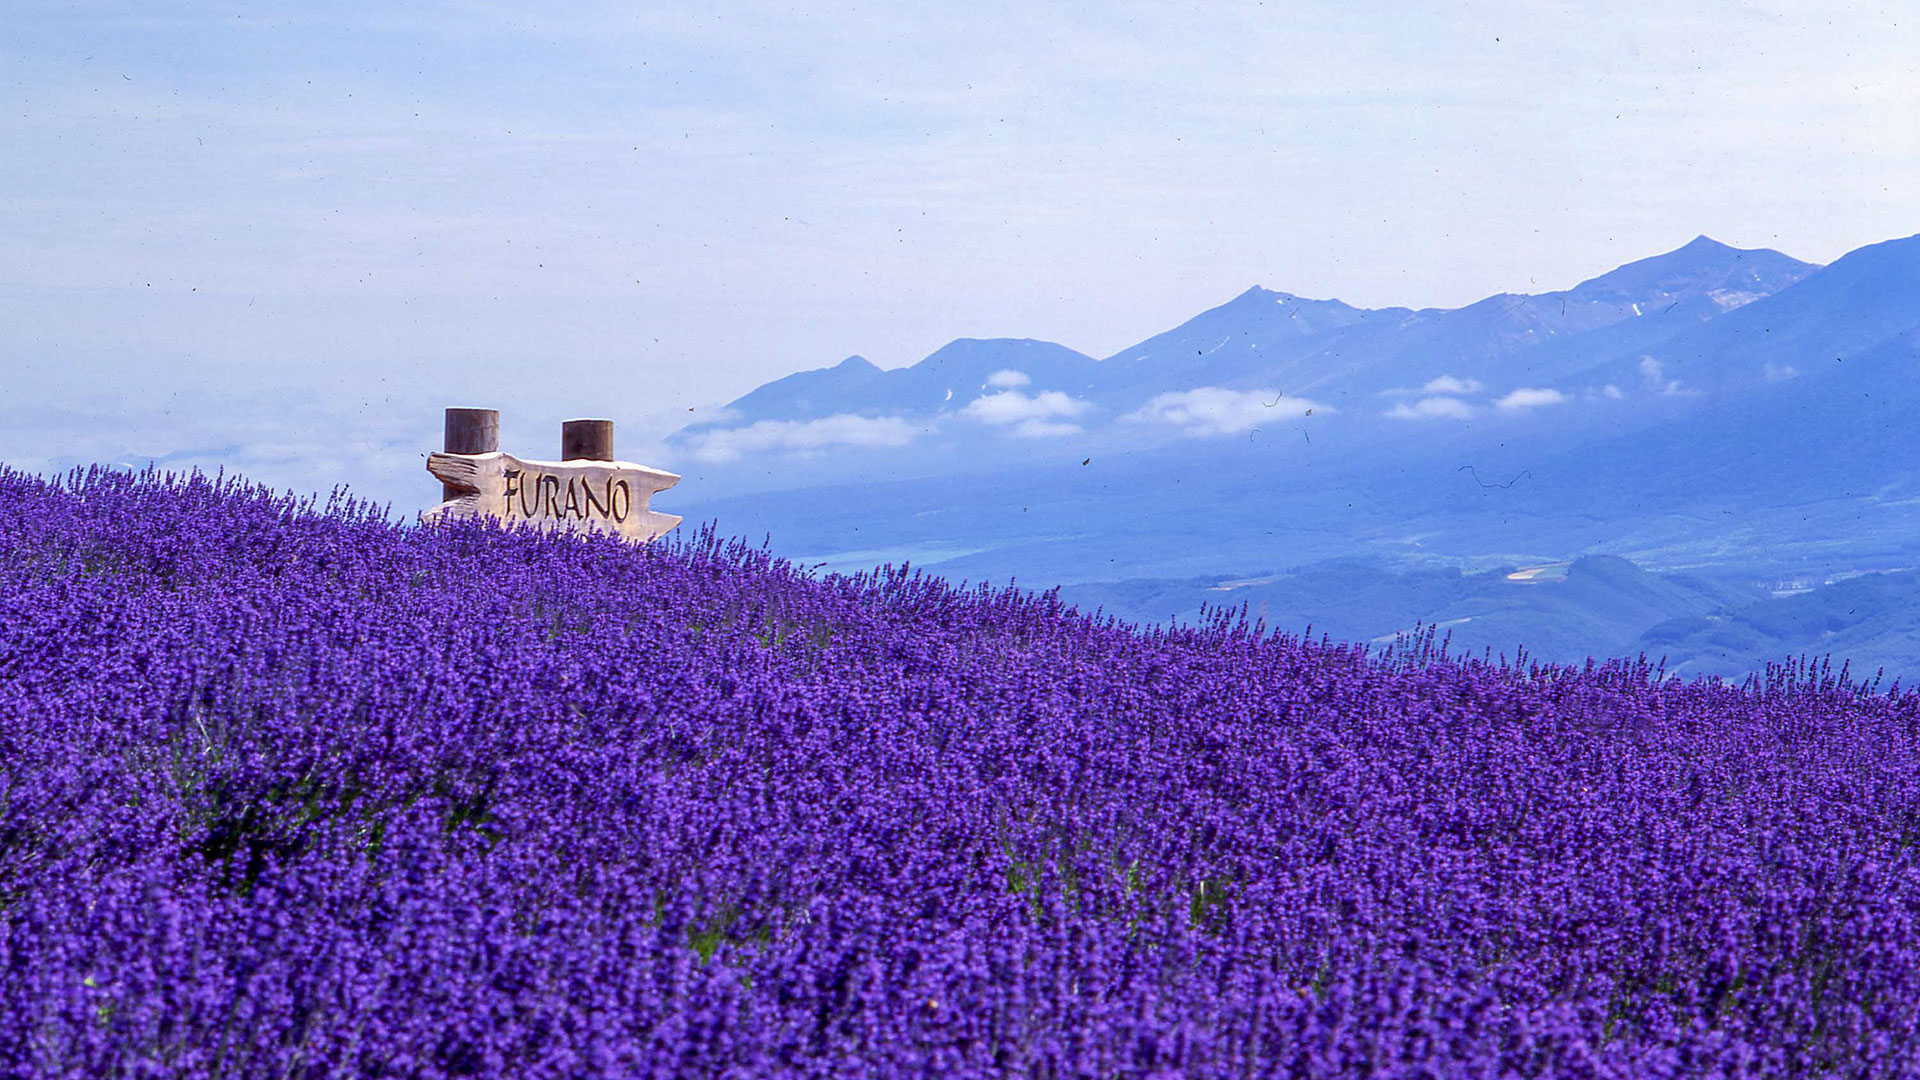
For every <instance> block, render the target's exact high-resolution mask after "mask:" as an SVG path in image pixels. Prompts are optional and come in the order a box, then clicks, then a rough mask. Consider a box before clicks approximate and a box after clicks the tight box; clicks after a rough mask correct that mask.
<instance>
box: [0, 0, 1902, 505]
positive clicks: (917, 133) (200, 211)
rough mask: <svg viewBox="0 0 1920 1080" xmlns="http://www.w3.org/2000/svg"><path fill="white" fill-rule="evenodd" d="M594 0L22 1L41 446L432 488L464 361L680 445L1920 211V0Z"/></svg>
mask: <svg viewBox="0 0 1920 1080" xmlns="http://www.w3.org/2000/svg"><path fill="white" fill-rule="evenodd" d="M553 6H554V5H550V4H536V3H505V2H469V3H439V4H410V5H406V6H405V8H404V10H395V8H396V5H389V4H346V3H331V4H329V3H317V2H312V0H308V2H302V3H287V4H272V5H269V4H245V5H232V6H214V5H204V4H180V3H165V2H159V0H140V2H126V3H118V4H115V3H74V2H71V0H59V2H40V0H11V2H10V3H8V4H7V5H6V9H5V12H4V14H0V141H3V142H4V145H5V146H6V147H7V151H6V153H5V154H3V155H0V363H4V364H5V366H6V369H7V371H8V373H9V375H10V376H11V377H10V378H9V380H8V381H9V384H10V390H9V396H8V400H7V401H6V402H5V403H4V404H0V429H3V430H0V461H9V462H15V463H20V464H25V465H28V466H30V467H36V468H43V467H48V466H50V465H57V464H63V463H67V462H72V461H80V460H92V459H97V458H114V457H133V456H145V455H161V456H170V457H171V458H172V459H173V460H176V461H180V462H193V463H200V464H210V463H213V462H219V461H225V462H228V463H231V464H235V465H239V466H241V467H243V468H245V469H247V470H248V471H249V472H251V473H254V474H256V475H259V476H262V477H263V478H266V479H270V480H272V481H274V482H276V483H285V484H303V485H310V486H322V487H324V486H329V485H331V484H332V483H334V482H336V481H347V482H351V483H354V484H355V485H356V486H358V487H361V488H362V489H364V490H368V491H371V492H374V493H382V494H388V495H394V494H395V493H398V492H402V491H406V490H410V488H411V487H412V486H421V488H422V490H423V491H426V490H428V489H430V487H431V485H430V484H420V482H419V480H418V478H417V477H416V476H414V472H415V471H417V470H418V469H419V463H418V460H417V456H416V454H417V451H419V450H424V449H426V448H427V446H426V445H423V443H425V442H430V441H431V435H432V433H433V432H434V431H435V430H436V426H437V423H438V414H437V412H435V411H434V410H435V409H437V407H438V406H440V405H443V404H455V403H464V404H490V405H496V406H498V407H500V408H502V409H504V410H506V412H507V415H506V423H507V427H508V431H509V436H510V439H511V438H512V435H513V433H515V432H517V431H523V432H524V433H525V434H524V438H523V440H519V441H520V442H524V441H527V440H531V441H533V442H535V443H536V444H538V445H534V446H532V447H529V449H530V450H533V451H539V452H546V451H549V450H550V449H551V448H550V447H546V446H545V445H544V443H545V442H550V441H552V438H553V436H552V432H551V431H550V430H549V429H550V428H551V426H552V423H553V421H556V420H557V419H559V418H560V417H561V416H564V415H580V414H588V415H595V414H597V415H609V416H613V417H615V418H616V419H618V420H619V421H620V422H621V424H622V429H621V430H622V433H623V438H622V445H623V450H632V451H634V453H635V456H637V455H638V453H639V452H640V451H641V450H643V449H644V448H645V447H646V445H647V437H648V435H649V434H658V433H663V432H664V430H665V429H666V428H667V427H668V425H670V424H672V423H674V422H676V421H675V419H674V418H676V417H677V418H680V419H685V418H689V417H693V416H698V415H699V414H700V412H703V411H706V410H708V409H710V408H711V407H712V406H714V405H716V404H717V403H719V402H720V401H723V400H726V399H728V398H731V397H733V396H736V395H738V394H740V393H742V392H744V391H746V390H748V389H750V388H751V387H753V386H754V385H757V384H759V383H761V382H763V381H765V380H767V379H769V378H772V377H775V376H778V375H781V374H784V373H786V372H789V371H792V370H796V369H799V368H807V367H818V366H824V365H826V364H829V363H832V362H834V361H837V360H838V359H839V358H841V357H842V356H845V355H847V354H849V353H855V352H858V353H862V354H865V355H866V356H868V357H870V358H871V359H873V360H874V361H875V362H877V363H880V364H881V365H882V366H897V365H900V364H905V363H910V362H912V361H914V360H917V359H919V358H920V357H921V356H924V355H925V354H927V353H929V352H931V351H933V350H934V349H935V348H937V347H939V346H940V345H941V344H943V343H945V342H946V341H948V340H949V339H951V338H954V337H957V336H969V335H970V336H1003V335H1004V336H1021V337H1028V336H1030V337H1040V338H1047V339H1051V340H1056V341H1059V342H1062V343H1064V344H1067V345H1070V346H1072V347H1074V348H1078V349H1081V350H1083V351H1086V352H1090V353H1093V354H1095V355H1103V354H1105V353H1108V352H1111V351H1113V350H1116V349H1118V348H1120V347H1122V346H1124V345H1126V344H1128V343H1131V342H1132V341H1135V340H1138V339H1140V338H1142V337H1145V336H1147V335H1149V334H1152V333H1155V332H1157V331H1160V330H1163V329H1165V328H1167V327H1169V326H1171V325H1173V324H1174V323H1176V322H1178V321H1180V320H1181V319H1184V318H1186V317H1187V316H1190V315H1192V314H1194V313H1195V312H1197V311H1199V310H1201V309H1203V308H1206V307H1209V306H1212V305H1214V304H1217V303H1220V302H1223V301H1225V300H1227V299H1228V298H1230V297H1232V296H1233V295H1235V294H1236V293H1238V292H1240V291H1241V290H1242V289H1244V288H1246V287H1247V286H1248V285H1251V284H1254V283H1260V284H1264V285H1266V286H1268V287H1270V288H1277V289H1285V290H1289V291H1293V292H1297V293H1301V294H1305V295H1310V296H1337V297H1339V298H1341V299H1344V300H1347V301H1349V302H1351V303H1357V304H1367V305H1386V304H1405V305H1410V306H1429V305H1434V306H1451V305H1457V304H1461V303H1465V302H1468V301H1471V300H1473V299H1477V298H1479V297H1481V296H1484V295H1487V294H1489V293H1493V292H1497V291H1502V290H1508V291H1529V290H1540V289H1549V288H1558V287H1564V286H1567V285H1570V284H1572V283H1573V282H1575V281H1577V280H1579V279H1581V278H1583V277H1586V276H1589V275H1591V274H1594V273H1598V272H1600V271H1602V270H1605V269H1607V268H1609V267H1611V266H1614V265H1616V264H1618V263H1620V262H1624V261H1627V260H1630V259H1634V258H1638V257H1641V256H1644V255H1648V254H1652V253H1654V252H1657V251H1661V250H1666V249H1668V248H1672V247H1676V246H1678V245H1680V244H1681V243H1684V242H1685V241H1686V240H1688V239H1689V238H1691V237H1692V236H1693V235H1695V234H1696V233H1703V232H1704V233H1707V234H1709V235H1712V236H1714V237H1716V238H1718V239H1720V240H1723V241H1726V242H1728V243H1732V244H1736V245H1739V246H1749V247H1751V246H1766V247H1776V248H1779V249H1781V250H1783V251H1786V252H1787V253H1789V254H1791V255H1794V256H1797V257H1799V258H1803V259H1810V260H1814V261H1822V262H1824V261H1827V260H1830V259H1832V258H1834V257H1836V256H1837V255H1839V254H1841V253H1842V252H1844V251H1847V250H1849V249H1851V248H1853V247H1857V246H1860V245H1862V244H1866V243H1871V242H1874V241H1877V240H1882V239H1886V238H1888V237H1891V236H1897V235H1907V234H1910V233H1913V232H1915V231H1916V230H1917V229H1920V197H1916V194H1915V193H1916V192H1920V106H1916V102H1920V30H1917V29H1916V27H1920V14H1915V13H1912V12H1911V11H1910V10H1909V9H1907V8H1905V7H1904V6H1895V5H1855V4H1848V5H1833V4H1830V3H1812V2H1805V3H1803V2H1797V0H1796V2H1763V3H1716V4H1706V3H1696V4H1685V3H1672V2H1666V3H1644V2H1638V0H1626V2H1619V3H1591V4H1589V3H1545V2H1513V0H1510V2H1502V3H1471V4H1468V3H1454V4H1413V5H1409V4H1386V3H1310V4H1290V3H1267V4H1221V3H1205V4H1185V5H1172V4H1154V3H1106V4H1098V5H1092V4H1086V5H1082V4H1073V5H1051V6H1042V7H1041V8H1040V9H1039V10H1035V9H1034V7H1033V6H1032V5H1030V4H1027V3H1002V2H998V0H986V2H970V3H965V4H949V3H916V4H912V5H891V6H877V7H861V6H855V5H847V4H826V5H809V6H807V7H806V8H804V9H802V8H798V7H795V6H793V5H763V4H751V3H729V4H726V5H723V6H717V7H715V8H713V9H710V10H706V11H698V10H695V9H694V8H692V7H691V6H689V5H684V4H617V3H609V4H577V5H569V8H570V12H569V13H567V14H563V15H555V14H552V13H551V11H549V10H548V9H549V8H551V7H553ZM536 365H537V366H539V367H541V368H543V369H544V370H545V374H543V375H540V376H534V375H532V374H530V371H531V370H532V368H533V367H534V366H536ZM689 409H691V410H695V411H694V412H689V411H688V410H689Z"/></svg>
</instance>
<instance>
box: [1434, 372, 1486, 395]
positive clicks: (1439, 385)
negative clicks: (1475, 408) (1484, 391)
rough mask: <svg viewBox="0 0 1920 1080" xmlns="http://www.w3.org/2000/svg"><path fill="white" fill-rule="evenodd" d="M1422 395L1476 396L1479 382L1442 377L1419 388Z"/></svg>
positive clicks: (1448, 376) (1450, 376) (1476, 380)
mask: <svg viewBox="0 0 1920 1080" xmlns="http://www.w3.org/2000/svg"><path fill="white" fill-rule="evenodd" d="M1420 392H1421V393H1423V394H1476V393H1479V392H1480V380H1478V379H1458V378H1455V377H1453V376H1452V375H1442V376H1440V377H1439V378H1437V379H1433V380H1431V381H1430V382H1428V383H1427V385H1425V386H1423V387H1421V388H1420Z"/></svg>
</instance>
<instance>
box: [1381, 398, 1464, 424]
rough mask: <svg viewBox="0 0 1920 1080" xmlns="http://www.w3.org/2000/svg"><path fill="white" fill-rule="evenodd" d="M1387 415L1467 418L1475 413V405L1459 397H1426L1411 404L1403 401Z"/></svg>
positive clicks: (1431, 418) (1415, 417)
mask: <svg viewBox="0 0 1920 1080" xmlns="http://www.w3.org/2000/svg"><path fill="white" fill-rule="evenodd" d="M1386 415H1387V416H1390V417H1392V418H1393V419H1395V420H1465V419H1468V418H1469V417H1471V416H1472V415H1473V406H1471V405H1468V404H1467V403H1466V402H1464V401H1461V400H1460V399H1459V398H1450V397H1426V398H1421V399H1420V400H1419V401H1416V402H1414V403H1413V404H1411V405H1409V404H1407V403H1406V402H1404V401H1403V402H1401V403H1400V404H1398V405H1395V406H1394V407H1393V408H1391V409H1388V410H1387V412H1386Z"/></svg>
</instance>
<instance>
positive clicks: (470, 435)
mask: <svg viewBox="0 0 1920 1080" xmlns="http://www.w3.org/2000/svg"><path fill="white" fill-rule="evenodd" d="M445 449H446V452H447V453H449V454H491V453H493V452H494V451H496V450H498V449H500V410H498V409H448V410H447V437H446V447H445ZM440 489H441V491H442V493H443V494H442V495H441V498H443V499H457V498H459V497H460V496H462V495H464V494H466V492H465V491H463V490H461V489H459V488H456V487H454V486H453V485H452V484H448V483H445V482H442V483H441V485H440Z"/></svg>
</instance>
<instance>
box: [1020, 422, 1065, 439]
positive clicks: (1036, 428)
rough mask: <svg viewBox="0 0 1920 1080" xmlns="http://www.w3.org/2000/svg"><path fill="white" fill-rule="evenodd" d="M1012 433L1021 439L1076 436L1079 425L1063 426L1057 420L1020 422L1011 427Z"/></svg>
mask: <svg viewBox="0 0 1920 1080" xmlns="http://www.w3.org/2000/svg"><path fill="white" fill-rule="evenodd" d="M1013 433H1014V434H1015V435H1018V436H1020V437H1021V438H1023V439H1051V438H1056V437H1058V436H1061V435H1078V434H1080V425H1079V424H1063V423H1060V422H1059V421H1057V420H1022V421H1020V422H1019V423H1018V424H1015V425H1013Z"/></svg>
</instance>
